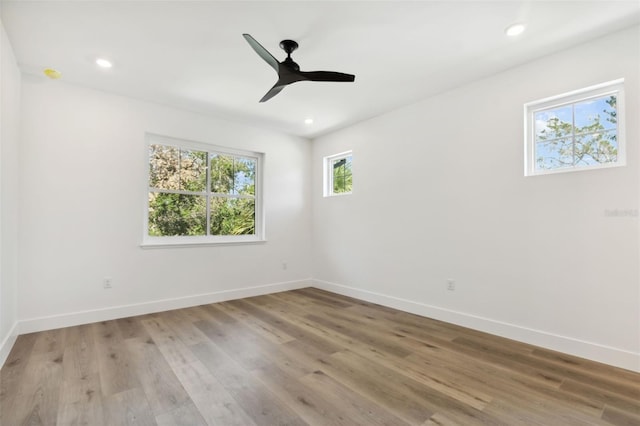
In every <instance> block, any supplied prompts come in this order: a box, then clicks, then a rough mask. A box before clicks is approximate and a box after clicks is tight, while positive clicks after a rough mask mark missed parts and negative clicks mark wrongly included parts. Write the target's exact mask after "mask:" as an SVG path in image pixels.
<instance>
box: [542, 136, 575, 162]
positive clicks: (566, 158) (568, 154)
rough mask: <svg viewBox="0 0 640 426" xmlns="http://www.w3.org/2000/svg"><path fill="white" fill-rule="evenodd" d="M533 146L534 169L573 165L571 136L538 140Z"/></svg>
mask: <svg viewBox="0 0 640 426" xmlns="http://www.w3.org/2000/svg"><path fill="white" fill-rule="evenodd" d="M535 148H536V151H535V160H536V170H551V169H561V168H565V167H573V141H572V138H563V139H555V140H552V141H549V142H538V143H536V147H535Z"/></svg>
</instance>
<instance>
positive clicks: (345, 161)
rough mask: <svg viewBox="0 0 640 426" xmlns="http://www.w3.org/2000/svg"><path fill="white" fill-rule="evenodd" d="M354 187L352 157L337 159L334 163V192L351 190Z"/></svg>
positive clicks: (339, 192)
mask: <svg viewBox="0 0 640 426" xmlns="http://www.w3.org/2000/svg"><path fill="white" fill-rule="evenodd" d="M352 187H353V174H352V172H351V157H346V158H342V159H340V160H337V161H335V162H334V163H333V193H334V194H341V193H345V192H351V189H352Z"/></svg>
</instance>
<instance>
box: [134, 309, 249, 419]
mask: <svg viewBox="0 0 640 426" xmlns="http://www.w3.org/2000/svg"><path fill="white" fill-rule="evenodd" d="M142 323H143V324H144V326H145V328H146V329H147V331H148V332H149V334H150V336H151V338H152V339H153V341H154V342H156V344H157V345H158V348H159V350H160V352H162V354H163V356H164V358H165V359H166V361H167V363H168V364H169V365H170V367H171V369H172V370H173V372H174V373H175V375H176V377H177V378H178V380H180V383H181V384H182V386H183V387H184V389H185V390H186V391H187V393H188V394H189V397H190V398H191V400H192V401H193V403H194V405H195V406H196V407H197V408H198V410H199V411H200V414H201V415H202V417H203V418H204V420H205V421H206V422H207V423H208V424H211V425H218V424H219V425H229V426H235V425H237V426H253V425H255V422H253V420H251V418H250V417H249V416H248V415H247V414H246V412H245V411H244V410H243V409H242V407H241V406H240V405H239V404H238V403H237V401H235V400H234V399H233V397H232V396H231V395H230V394H229V393H228V392H227V391H226V390H225V389H224V387H223V386H222V385H221V384H220V383H219V382H218V381H217V380H216V379H215V377H213V376H212V375H211V373H210V372H209V371H208V370H207V368H206V367H205V366H204V365H203V364H202V363H201V362H200V360H199V359H198V357H197V356H196V355H195V354H194V353H193V351H192V350H191V349H189V348H188V347H187V346H186V345H185V344H184V342H182V341H181V340H180V339H179V338H177V337H176V336H175V335H174V333H173V332H172V330H171V329H170V327H168V326H167V324H165V322H164V321H163V320H162V319H161V318H153V319H149V320H144V321H143V322H142Z"/></svg>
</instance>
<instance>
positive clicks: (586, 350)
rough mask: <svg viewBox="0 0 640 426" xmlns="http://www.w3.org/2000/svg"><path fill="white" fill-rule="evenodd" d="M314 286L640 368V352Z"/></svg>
mask: <svg viewBox="0 0 640 426" xmlns="http://www.w3.org/2000/svg"><path fill="white" fill-rule="evenodd" d="M312 286H313V287H316V288H319V289H322V290H326V291H331V292H333V293H338V294H342V295H344V296H350V297H354V298H356V299H361V300H365V301H367V302H371V303H377V304H379V305H383V306H388V307H390V308H394V309H399V310H401V311H405V312H409V313H412V314H416V315H420V316H424V317H428V318H433V319H437V320H440V321H445V322H448V323H452V324H456V325H460V326H463V327H467V328H471V329H474V330H478V331H482V332H485V333H490V334H494V335H497V336H502V337H506V338H509V339H513V340H517V341H520V342H524V343H528V344H531V345H536V346H540V347H543V348H547V349H551V350H555V351H558V352H563V353H566V354H570V355H574V356H578V357H581V358H586V359H590V360H593V361H597V362H602V363H605V364H609V365H613V366H615V367H620V368H624V369H627V370H632V371H637V372H640V353H634V352H630V351H625V350H621V349H618V348H613V347H609V346H604V345H600V344H597V343H592V342H585V341H582V340H579V339H574V338H571V337H566V336H560V335H557V334H553V333H548V332H545V331H541V330H535V329H531V328H526V327H521V326H518V325H515V324H510V323H506V322H501V321H496V320H493V319H490V318H484V317H479V316H475V315H470V314H466V313H464V312H457V311H452V310H449V309H444V308H440V307H437V306H432V305H427V304H425V303H419V302H414V301H411V300H407V299H402V298H398V297H393V296H389V295H386V294H381V293H376V292H372V291H368V290H363V289H359V288H355V287H350V286H346V285H341V284H336V283H332V282H327V281H322V280H312Z"/></svg>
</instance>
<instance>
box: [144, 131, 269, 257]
mask: <svg viewBox="0 0 640 426" xmlns="http://www.w3.org/2000/svg"><path fill="white" fill-rule="evenodd" d="M147 139H148V161H149V164H148V190H147V197H148V199H147V203H146V208H145V211H146V215H145V235H144V238H143V245H147V244H148V245H165V244H192V243H219V242H225V243H229V242H250V241H261V240H263V239H264V238H263V231H262V213H261V211H262V210H261V209H262V206H261V199H260V187H261V186H260V183H261V182H260V181H261V179H260V176H261V174H260V171H261V166H262V164H261V161H262V157H263V156H262V154H259V153H255V152H246V151H238V150H231V149H227V148H221V147H214V146H211V145H207V144H200V143H196V142H187V141H182V140H177V139H172V138H167V137H163V136H156V135H148V138H147Z"/></svg>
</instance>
